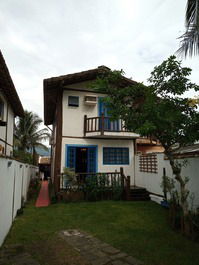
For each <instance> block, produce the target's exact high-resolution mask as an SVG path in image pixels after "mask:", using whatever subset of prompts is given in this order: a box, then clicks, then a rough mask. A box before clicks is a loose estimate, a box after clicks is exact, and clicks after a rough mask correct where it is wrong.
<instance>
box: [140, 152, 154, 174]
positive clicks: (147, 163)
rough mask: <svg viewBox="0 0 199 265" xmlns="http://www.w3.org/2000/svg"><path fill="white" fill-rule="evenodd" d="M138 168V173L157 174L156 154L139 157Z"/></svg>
mask: <svg viewBox="0 0 199 265" xmlns="http://www.w3.org/2000/svg"><path fill="white" fill-rule="evenodd" d="M139 168H140V172H147V173H158V172H157V168H158V165H157V155H156V154H146V155H141V156H140V159H139Z"/></svg>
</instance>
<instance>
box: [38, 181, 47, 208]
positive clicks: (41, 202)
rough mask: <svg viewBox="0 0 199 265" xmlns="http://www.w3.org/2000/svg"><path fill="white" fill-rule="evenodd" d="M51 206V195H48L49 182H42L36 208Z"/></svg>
mask: <svg viewBox="0 0 199 265" xmlns="http://www.w3.org/2000/svg"><path fill="white" fill-rule="evenodd" d="M49 204H50V199H49V194H48V181H45V180H44V181H42V184H41V189H40V192H39V196H38V198H37V201H36V204H35V206H36V207H46V206H48V205H49Z"/></svg>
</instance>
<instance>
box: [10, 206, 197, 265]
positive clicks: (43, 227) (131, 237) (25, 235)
mask: <svg viewBox="0 0 199 265" xmlns="http://www.w3.org/2000/svg"><path fill="white" fill-rule="evenodd" d="M167 219H168V211H167V210H165V209H163V208H161V207H160V206H159V205H157V204H155V203H153V202H121V201H117V202H113V201H102V202H90V203H89V202H82V203H68V204H54V205H51V206H49V207H47V208H35V207H34V206H33V205H31V204H29V205H28V206H27V207H26V208H25V211H24V214H23V215H22V216H20V217H18V218H17V219H16V220H15V222H14V225H13V227H12V229H11V231H10V233H9V235H8V237H7V239H6V242H5V244H6V245H9V244H17V243H19V244H24V245H25V246H27V248H31V246H32V245H34V244H37V242H39V241H42V242H45V241H46V242H47V241H48V240H50V239H51V238H52V237H53V236H54V235H55V233H56V232H57V231H60V230H64V229H70V228H76V229H80V230H84V231H87V232H90V233H91V234H93V235H94V236H96V237H98V238H99V239H101V240H103V241H105V242H107V243H109V244H111V245H113V246H115V247H117V248H119V249H121V250H122V251H124V252H127V253H128V254H130V255H132V256H134V257H136V258H138V259H140V260H142V261H143V262H144V263H145V264H147V265H193V264H194V265H197V264H198V265H199V244H198V243H195V242H192V241H190V240H188V239H187V238H185V237H183V236H182V235H180V234H179V233H177V232H175V231H173V230H172V229H171V228H170V227H169V225H168V222H167ZM46 264H48V263H46Z"/></svg>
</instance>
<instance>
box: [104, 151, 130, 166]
mask: <svg viewBox="0 0 199 265" xmlns="http://www.w3.org/2000/svg"><path fill="white" fill-rule="evenodd" d="M103 163H104V164H106V165H128V164H129V148H117V147H104V148H103Z"/></svg>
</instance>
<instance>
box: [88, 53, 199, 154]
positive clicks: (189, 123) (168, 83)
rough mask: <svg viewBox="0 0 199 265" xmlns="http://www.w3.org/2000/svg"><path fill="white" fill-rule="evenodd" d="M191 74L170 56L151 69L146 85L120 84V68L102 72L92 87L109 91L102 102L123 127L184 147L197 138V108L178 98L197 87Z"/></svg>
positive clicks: (167, 144)
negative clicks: (190, 77) (189, 77)
mask: <svg viewBox="0 0 199 265" xmlns="http://www.w3.org/2000/svg"><path fill="white" fill-rule="evenodd" d="M190 74H191V69H189V68H187V67H182V66H181V62H178V61H177V60H176V57H175V56H171V57H169V58H168V60H166V61H164V62H163V63H162V64H161V65H159V66H156V67H155V68H154V71H153V72H152V73H151V76H150V78H149V83H150V86H148V87H147V86H145V85H144V84H142V83H136V82H135V83H133V84H132V85H123V83H122V80H123V79H124V77H123V72H122V71H110V72H108V73H106V74H104V76H103V77H100V78H98V79H97V81H96V82H95V84H94V85H93V86H94V87H96V89H97V90H98V91H101V92H102V93H107V94H108V96H107V97H106V99H105V101H106V103H107V104H108V105H109V109H110V115H112V118H113V119H118V118H121V119H123V120H124V121H125V127H126V128H128V129H129V130H130V131H133V132H137V133H139V134H140V135H141V136H153V137H156V138H157V139H158V140H160V142H161V143H162V145H163V146H164V147H165V149H167V150H169V149H170V148H171V147H172V146H173V145H174V144H179V145H180V146H184V145H186V144H190V143H194V142H195V141H196V140H198V139H199V113H198V111H197V108H196V106H195V105H194V106H193V105H192V106H191V104H190V99H188V98H183V97H181V96H182V94H183V93H184V92H186V91H189V90H190V89H194V90H198V89H199V87H198V86H197V85H196V84H192V83H191V82H190V81H189V79H188V76H189V75H190ZM119 87H120V88H119ZM115 106H117V108H115Z"/></svg>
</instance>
